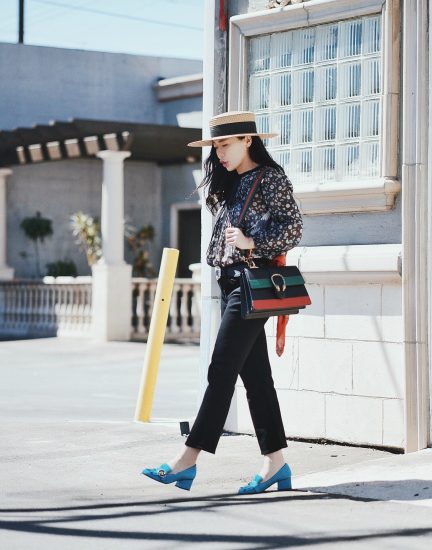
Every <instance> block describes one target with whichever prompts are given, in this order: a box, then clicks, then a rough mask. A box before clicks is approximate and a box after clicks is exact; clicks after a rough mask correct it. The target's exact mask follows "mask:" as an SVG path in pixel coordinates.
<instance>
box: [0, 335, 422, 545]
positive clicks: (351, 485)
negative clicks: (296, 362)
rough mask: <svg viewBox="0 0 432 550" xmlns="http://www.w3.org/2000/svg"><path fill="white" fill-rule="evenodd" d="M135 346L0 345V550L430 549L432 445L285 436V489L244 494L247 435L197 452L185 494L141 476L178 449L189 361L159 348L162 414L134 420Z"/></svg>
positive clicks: (251, 457)
mask: <svg viewBox="0 0 432 550" xmlns="http://www.w3.org/2000/svg"><path fill="white" fill-rule="evenodd" d="M144 349H145V345H144V344H137V343H110V344H105V345H101V344H94V343H91V342H81V341H73V340H59V339H46V340H33V341H31V340H28V341H23V342H3V343H0V373H1V377H2V378H1V380H2V384H1V385H0V403H1V417H2V423H1V428H0V429H1V441H2V450H1V454H0V462H1V467H0V490H1V494H0V496H1V504H0V508H1V509H0V547H1V548H5V549H8V550H9V549H23V548H32V549H37V550H38V549H44V550H45V549H58V548H62V550H66V549H69V548H70V549H83V548H90V549H99V548H101V549H104V550H105V549H111V548H119V547H120V548H123V547H125V546H126V544H127V547H128V548H135V547H136V548H143V547H144V548H146V549H147V548H151V549H166V548H174V547H178V546H179V545H182V546H183V547H185V548H190V547H191V546H193V547H197V548H218V549H219V548H224V549H225V548H226V549H236V548H262V549H264V548H266V549H267V548H268V549H270V548H286V547H297V546H306V545H318V544H319V545H320V547H323V548H334V547H335V545H338V546H339V547H341V548H345V547H346V546H353V547H355V548H357V547H366V546H367V548H377V549H378V548H379V549H382V548H392V549H393V548H401V549H402V548H404V549H406V548H410V549H411V548H430V546H431V543H432V515H431V509H430V506H431V503H432V466H431V458H432V456H431V455H432V450H431V449H428V450H425V451H422V452H419V453H413V454H410V455H397V454H392V453H388V452H385V451H381V450H374V449H367V448H356V447H349V446H342V445H320V444H314V443H308V442H297V441H288V449H286V451H285V457H286V460H287V462H289V464H290V466H291V468H292V471H293V476H294V477H293V491H287V492H282V493H280V492H277V491H275V490H269V491H267V492H266V493H263V494H261V495H254V496H240V495H237V494H236V493H237V490H238V487H239V486H240V485H242V484H245V483H247V482H248V481H249V480H250V478H251V477H252V475H253V474H254V473H255V472H257V471H258V470H259V468H260V463H261V456H260V454H259V448H258V444H257V441H256V438H255V437H253V436H248V435H229V434H226V435H224V436H223V437H222V438H221V440H220V443H219V446H218V450H217V453H216V455H211V454H208V453H201V455H200V460H199V463H198V475H197V478H196V479H195V481H194V484H193V486H192V489H191V491H190V492H189V491H181V490H179V489H177V488H176V487H174V486H173V485H168V486H164V485H162V484H158V483H155V482H153V481H151V480H149V479H148V478H146V477H144V476H142V475H140V471H141V470H142V468H143V467H144V466H158V465H159V464H160V463H161V462H162V461H164V460H167V459H169V458H170V457H172V456H173V455H174V454H176V453H177V452H178V450H179V448H180V446H181V445H182V444H183V442H184V437H182V436H181V435H180V430H179V425H178V421H180V420H187V419H191V418H192V417H193V414H194V411H195V410H196V387H197V379H198V378H197V377H198V371H197V367H198V353H199V350H198V348H197V347H193V346H175V345H173V346H165V347H164V355H163V360H162V364H161V371H160V378H159V382H158V388H157V391H156V400H155V411H158V412H159V415H158V416H157V417H156V415H155V419H154V420H153V421H152V422H151V423H147V424H142V423H135V422H133V421H132V418H133V412H134V407H135V402H136V395H137V383H138V382H139V378H140V375H141V365H142V358H143V356H144V355H143V354H144ZM191 388H193V389H191ZM188 391H189V392H190V393H187V392H188ZM182 392H186V397H182ZM162 418H164V419H166V418H170V419H171V420H170V421H166V420H162Z"/></svg>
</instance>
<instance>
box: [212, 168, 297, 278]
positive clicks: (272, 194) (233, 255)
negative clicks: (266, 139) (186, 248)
mask: <svg viewBox="0 0 432 550" xmlns="http://www.w3.org/2000/svg"><path fill="white" fill-rule="evenodd" d="M262 170H263V166H257V167H256V168H253V169H252V170H248V171H247V172H243V174H240V176H239V179H238V180H237V184H234V185H236V187H235V189H233V190H232V193H231V197H230V198H229V199H228V200H226V201H222V204H221V206H220V207H219V210H218V212H217V213H216V220H215V225H214V227H213V233H212V236H211V239H210V243H209V246H208V249H207V254H206V256H207V257H206V260H207V263H208V265H211V266H215V267H216V266H225V265H229V264H232V263H237V262H241V261H243V260H244V258H245V253H246V251H245V250H241V249H239V248H237V247H236V246H233V245H229V244H226V243H225V229H226V228H227V227H229V226H230V225H232V226H233V227H237V223H236V222H237V220H238V218H239V216H240V212H241V209H242V207H243V204H244V202H245V200H246V197H247V195H248V192H249V190H250V189H251V187H252V184H253V182H254V181H255V179H256V177H257V176H258V174H259V173H260V171H262ZM240 229H241V230H242V231H243V233H244V235H246V236H247V237H252V238H253V240H254V243H255V248H253V249H252V254H251V256H252V258H269V259H271V258H274V257H275V256H278V255H279V254H281V253H282V252H286V251H288V250H290V249H291V248H294V247H295V246H297V244H298V243H299V242H300V240H301V237H302V232H303V220H302V216H301V213H300V210H299V208H298V206H297V203H296V201H295V199H294V197H293V186H292V183H291V182H290V180H289V179H288V178H287V176H286V175H285V174H282V173H280V172H279V171H278V170H276V169H275V168H273V167H268V168H267V169H266V171H265V173H264V175H263V177H262V180H261V183H260V184H259V185H258V189H257V191H256V193H255V195H254V197H253V199H252V201H251V202H250V204H249V207H248V209H247V212H246V214H245V216H244V218H243V221H242V223H241V225H240ZM218 272H219V270H217V273H216V276H217V275H218Z"/></svg>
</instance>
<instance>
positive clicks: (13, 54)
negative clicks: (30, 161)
mask: <svg viewBox="0 0 432 550" xmlns="http://www.w3.org/2000/svg"><path fill="white" fill-rule="evenodd" d="M201 70H202V62H201V61H199V60H187V59H174V58H166V57H147V56H140V55H128V54H118V53H105V52H92V51H84V50H71V49H63V48H51V47H49V48H48V47H43V46H27V45H22V44H5V43H3V44H0V103H1V105H2V109H0V129H2V130H6V129H12V128H17V127H19V126H31V125H33V124H36V123H39V124H47V123H48V122H49V121H50V120H53V119H56V120H67V119H69V118H92V119H103V120H122V121H133V122H151V123H158V124H162V123H166V121H165V120H166V117H165V114H164V107H163V106H161V104H159V103H158V101H157V99H156V97H155V94H154V91H153V88H152V86H153V84H154V83H155V82H156V81H157V79H158V78H168V77H173V76H180V75H185V74H193V73H198V72H200V71H201ZM185 103H186V104H185V105H183V106H182V108H184V109H186V110H189V109H190V110H197V109H198V110H199V106H200V105H201V98H197V99H195V98H192V101H186V102H185ZM5 107H6V108H5ZM171 119H172V117H171V118H170V120H171Z"/></svg>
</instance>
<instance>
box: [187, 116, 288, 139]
mask: <svg viewBox="0 0 432 550" xmlns="http://www.w3.org/2000/svg"><path fill="white" fill-rule="evenodd" d="M209 126H210V136H211V138H210V139H203V140H201V141H191V143H188V146H189V147H205V146H206V145H213V140H215V139H226V138H229V137H236V136H238V137H240V136H259V137H260V138H271V137H274V136H277V135H278V134H260V133H259V132H257V127H256V122H255V114H254V113H252V112H251V111H229V112H228V113H222V114H220V115H216V116H214V117H212V118H211V119H210V122H209Z"/></svg>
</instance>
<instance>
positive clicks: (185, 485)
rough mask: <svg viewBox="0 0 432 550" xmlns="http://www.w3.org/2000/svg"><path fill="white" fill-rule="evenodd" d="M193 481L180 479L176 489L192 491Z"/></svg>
mask: <svg viewBox="0 0 432 550" xmlns="http://www.w3.org/2000/svg"><path fill="white" fill-rule="evenodd" d="M192 482H193V479H180V480H179V481H177V483H176V487H178V488H179V489H185V490H186V491H190V488H191V487H192Z"/></svg>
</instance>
